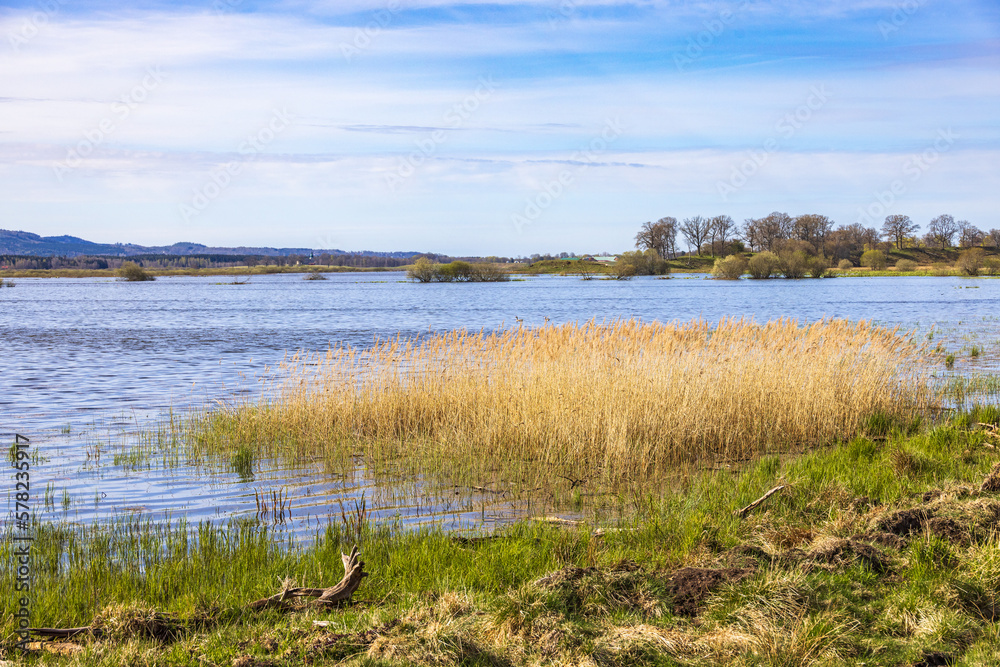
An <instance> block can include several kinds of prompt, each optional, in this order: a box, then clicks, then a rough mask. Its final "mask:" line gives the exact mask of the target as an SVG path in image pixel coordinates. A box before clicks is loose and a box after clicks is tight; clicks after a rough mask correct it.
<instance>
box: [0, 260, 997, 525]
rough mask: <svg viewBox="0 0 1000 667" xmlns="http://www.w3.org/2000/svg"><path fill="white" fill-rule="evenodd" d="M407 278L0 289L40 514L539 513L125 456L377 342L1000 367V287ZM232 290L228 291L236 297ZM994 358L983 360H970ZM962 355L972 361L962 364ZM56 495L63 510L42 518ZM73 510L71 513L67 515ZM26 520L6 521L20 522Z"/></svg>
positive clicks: (2, 431) (3, 427)
mask: <svg viewBox="0 0 1000 667" xmlns="http://www.w3.org/2000/svg"><path fill="white" fill-rule="evenodd" d="M402 278H403V275H402V274H400V273H382V274H373V273H365V274H333V275H330V279H329V280H327V281H304V280H302V277H301V276H294V275H280V276H257V277H254V278H253V280H252V281H251V282H250V284H247V285H231V284H225V283H226V282H227V281H230V280H231V278H228V277H176V278H160V279H158V280H157V281H156V282H152V283H119V282H115V281H111V280H107V279H18V280H17V281H16V286H15V287H14V288H11V289H7V288H4V289H0V382H2V385H0V386H2V387H3V389H2V390H0V442H10V441H11V440H12V439H13V436H14V433H15V432H16V433H20V434H23V435H26V436H28V437H30V438H31V439H32V445H33V446H37V447H38V448H39V449H40V451H41V452H42V453H43V455H44V456H45V457H46V459H47V460H44V461H40V462H37V463H36V464H35V465H34V466H33V468H32V486H33V498H34V499H35V500H36V501H37V503H38V513H39V514H40V515H41V516H43V517H45V518H49V519H64V520H69V521H91V520H93V519H95V518H105V517H109V516H115V515H120V514H121V513H125V512H133V513H140V514H144V515H148V516H153V517H162V516H164V515H166V514H171V515H173V516H181V515H186V516H188V517H189V519H191V520H199V519H206V518H217V517H226V516H234V515H245V514H247V513H249V514H253V513H254V512H255V510H256V504H255V502H254V497H253V492H254V491H255V490H257V491H268V492H270V490H274V489H279V488H283V489H285V490H286V491H287V492H289V493H290V496H291V498H292V516H293V519H292V521H291V523H289V524H288V526H289V529H290V530H293V531H295V532H299V533H303V534H306V533H309V532H310V531H312V530H314V529H315V528H316V527H317V526H319V525H322V524H323V523H324V522H325V521H329V520H331V517H336V518H338V519H339V516H340V506H339V504H338V503H339V501H340V500H347V502H348V504H349V503H350V502H351V500H352V499H353V498H355V497H356V496H357V495H359V494H360V493H361V492H362V491H364V492H365V493H366V497H367V498H368V499H369V501H370V502H374V504H375V510H376V516H377V517H379V518H383V519H385V518H389V517H393V516H399V517H400V519H401V520H402V521H414V522H417V521H429V520H436V521H441V522H443V523H444V524H445V525H448V526H458V525H467V524H470V523H475V522H482V521H503V520H507V519H509V518H510V517H512V516H514V515H516V514H518V513H519V512H521V511H524V508H517V507H513V506H511V507H505V506H504V505H503V503H502V502H501V503H498V502H497V501H496V499H495V498H482V497H478V496H476V495H475V493H464V492H463V493H458V494H457V495H456V497H455V499H454V500H452V501H449V503H442V502H441V501H440V499H438V500H434V499H432V498H430V497H428V498H425V499H420V498H419V497H418V498H414V497H412V496H408V499H407V500H405V501H403V500H401V499H400V498H399V497H398V496H394V494H393V493H392V491H391V490H387V489H374V488H371V487H370V486H368V484H367V482H366V480H365V477H364V474H363V471H358V473H357V474H356V475H355V476H354V477H353V478H339V477H331V476H329V475H324V474H323V473H322V472H321V471H318V470H308V469H307V470H296V471H287V470H280V469H277V468H274V467H272V468H266V467H265V469H263V470H260V471H257V472H256V474H255V475H254V477H253V478H252V479H246V478H244V479H241V478H239V477H238V476H237V475H235V474H234V473H232V472H229V471H224V470H223V471H220V470H217V469H210V468H199V467H193V466H181V467H180V468H163V467H161V466H158V465H155V462H154V465H153V466H152V467H141V468H140V469H131V468H130V467H129V465H128V462H127V461H126V460H124V459H122V458H120V457H119V459H118V460H117V461H116V460H115V457H114V454H115V453H119V454H120V453H121V451H120V450H121V444H120V443H121V442H123V441H125V440H127V438H128V435H129V434H130V433H134V432H135V431H136V430H137V429H138V428H140V427H141V426H143V425H148V424H150V423H152V422H153V421H155V420H156V419H157V418H159V417H161V416H162V415H164V414H166V413H167V412H168V411H169V410H171V409H174V410H183V409H185V408H188V407H191V406H195V407H200V406H205V405H211V404H212V403H213V402H214V401H217V400H227V399H229V400H231V399H232V398H233V397H238V396H240V395H244V396H245V395H247V394H248V393H251V394H253V395H256V394H257V393H258V391H259V386H258V385H259V382H260V379H261V376H262V374H264V372H265V369H266V368H267V367H268V366H270V365H274V364H276V363H278V362H280V361H281V360H282V358H283V357H284V356H285V354H286V353H294V352H295V351H296V350H323V349H326V348H327V347H328V346H330V345H339V344H349V345H354V346H367V345H369V344H371V343H372V342H373V340H375V339H376V338H388V337H394V336H396V335H397V334H399V335H402V336H404V337H410V336H420V335H424V334H427V333H428V332H433V331H446V330H451V329H455V328H466V329H470V330H479V329H487V330H491V329H495V328H498V327H503V326H516V325H517V324H518V322H517V320H518V319H520V320H523V324H524V325H525V326H533V325H541V324H543V323H544V322H545V321H546V318H548V320H549V321H551V322H552V323H561V322H570V321H580V322H582V321H586V320H589V319H597V320H611V319H614V318H631V317H635V318H640V319H642V320H646V321H651V320H658V321H687V320H691V319H695V318H702V319H704V320H707V321H708V322H710V323H711V322H713V321H717V320H719V319H720V318H721V317H724V316H747V317H752V318H755V319H756V320H758V321H765V320H768V319H773V318H777V317H792V318H796V319H798V320H800V321H803V322H806V321H815V320H818V319H822V318H849V319H852V320H859V319H865V320H870V321H874V322H877V323H882V324H888V325H901V326H902V327H903V328H904V329H907V330H911V329H912V330H916V331H917V333H918V334H919V335H921V336H923V335H925V334H927V333H928V332H929V331H931V330H932V329H933V330H934V332H935V339H934V340H935V343H937V342H942V341H943V342H944V343H945V346H946V347H947V348H948V349H949V350H950V351H954V352H957V353H958V355H957V356H958V357H959V361H958V362H957V364H956V372H960V373H974V372H979V371H993V370H994V369H995V368H996V366H997V360H998V357H1000V280H995V279H975V280H968V279H960V278H841V279H835V280H821V281H818V280H802V281H785V280H771V281H749V280H741V281H739V282H736V283H732V282H721V281H713V280H706V279H704V277H703V276H700V275H696V276H680V275H677V276H674V277H673V278H672V279H670V280H657V279H653V278H637V279H634V280H632V281H629V282H617V281H605V280H593V281H582V280H580V279H579V278H570V277H557V276H540V277H531V278H527V279H525V280H523V281H515V282H510V283H495V284H430V285H421V284H411V283H407V282H403V281H402ZM220 283H221V284H220ZM972 345H976V346H978V347H979V348H980V349H981V350H982V354H981V355H980V356H979V357H978V358H970V357H969V355H968V353H967V350H968V349H970V348H971V346H972ZM962 350H965V351H966V352H965V353H963V352H962ZM47 485H48V486H49V487H50V493H51V494H52V500H53V503H54V504H53V505H51V506H49V507H48V508H46V507H44V504H43V493H42V492H43V490H44V489H45V487H46V486H47ZM64 492H65V493H66V494H68V501H69V503H68V509H64V508H63V505H62V501H63V494H64ZM12 509H13V506H12V504H11V507H10V508H9V510H8V511H12Z"/></svg>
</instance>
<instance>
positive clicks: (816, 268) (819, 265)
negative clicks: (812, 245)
mask: <svg viewBox="0 0 1000 667" xmlns="http://www.w3.org/2000/svg"><path fill="white" fill-rule="evenodd" d="M829 271H830V260H828V259H827V258H826V257H813V258H812V259H810V260H809V277H810V278H825V277H826V276H827V275H828V273H829Z"/></svg>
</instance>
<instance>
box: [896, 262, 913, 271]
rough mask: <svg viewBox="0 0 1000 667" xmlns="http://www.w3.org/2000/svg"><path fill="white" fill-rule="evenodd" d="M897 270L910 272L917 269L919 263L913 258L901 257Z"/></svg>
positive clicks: (897, 263)
mask: <svg viewBox="0 0 1000 667" xmlns="http://www.w3.org/2000/svg"><path fill="white" fill-rule="evenodd" d="M896 270H897V271H899V272H901V273H908V272H910V271H916V270H917V263H916V262H914V261H913V260H912V259H901V260H899V261H898V262H896Z"/></svg>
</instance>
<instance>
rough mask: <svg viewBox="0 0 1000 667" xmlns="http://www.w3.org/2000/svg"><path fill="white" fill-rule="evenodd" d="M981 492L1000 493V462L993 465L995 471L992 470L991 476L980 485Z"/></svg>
mask: <svg viewBox="0 0 1000 667" xmlns="http://www.w3.org/2000/svg"><path fill="white" fill-rule="evenodd" d="M979 491H980V492H982V493H996V492H997V491H1000V462H998V463H995V464H993V470H990V474H988V475H987V476H986V479H984V480H983V483H982V484H980V485H979Z"/></svg>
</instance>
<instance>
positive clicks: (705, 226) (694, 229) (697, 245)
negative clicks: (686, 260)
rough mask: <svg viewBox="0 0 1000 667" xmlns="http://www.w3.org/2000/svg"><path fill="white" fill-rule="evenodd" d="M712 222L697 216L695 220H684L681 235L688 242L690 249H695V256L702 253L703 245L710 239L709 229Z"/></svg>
mask: <svg viewBox="0 0 1000 667" xmlns="http://www.w3.org/2000/svg"><path fill="white" fill-rule="evenodd" d="M711 225H712V222H711V220H709V219H708V218H705V217H702V216H700V215H696V216H694V217H693V218H684V222H682V223H681V227H680V229H681V234H683V235H684V240H685V241H687V244H688V247H689V248H690V247H693V248H694V251H695V254H698V253H700V252H701V244H702V243H704V242H705V239H706V238H708V232H709V228H710V227H711Z"/></svg>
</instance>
